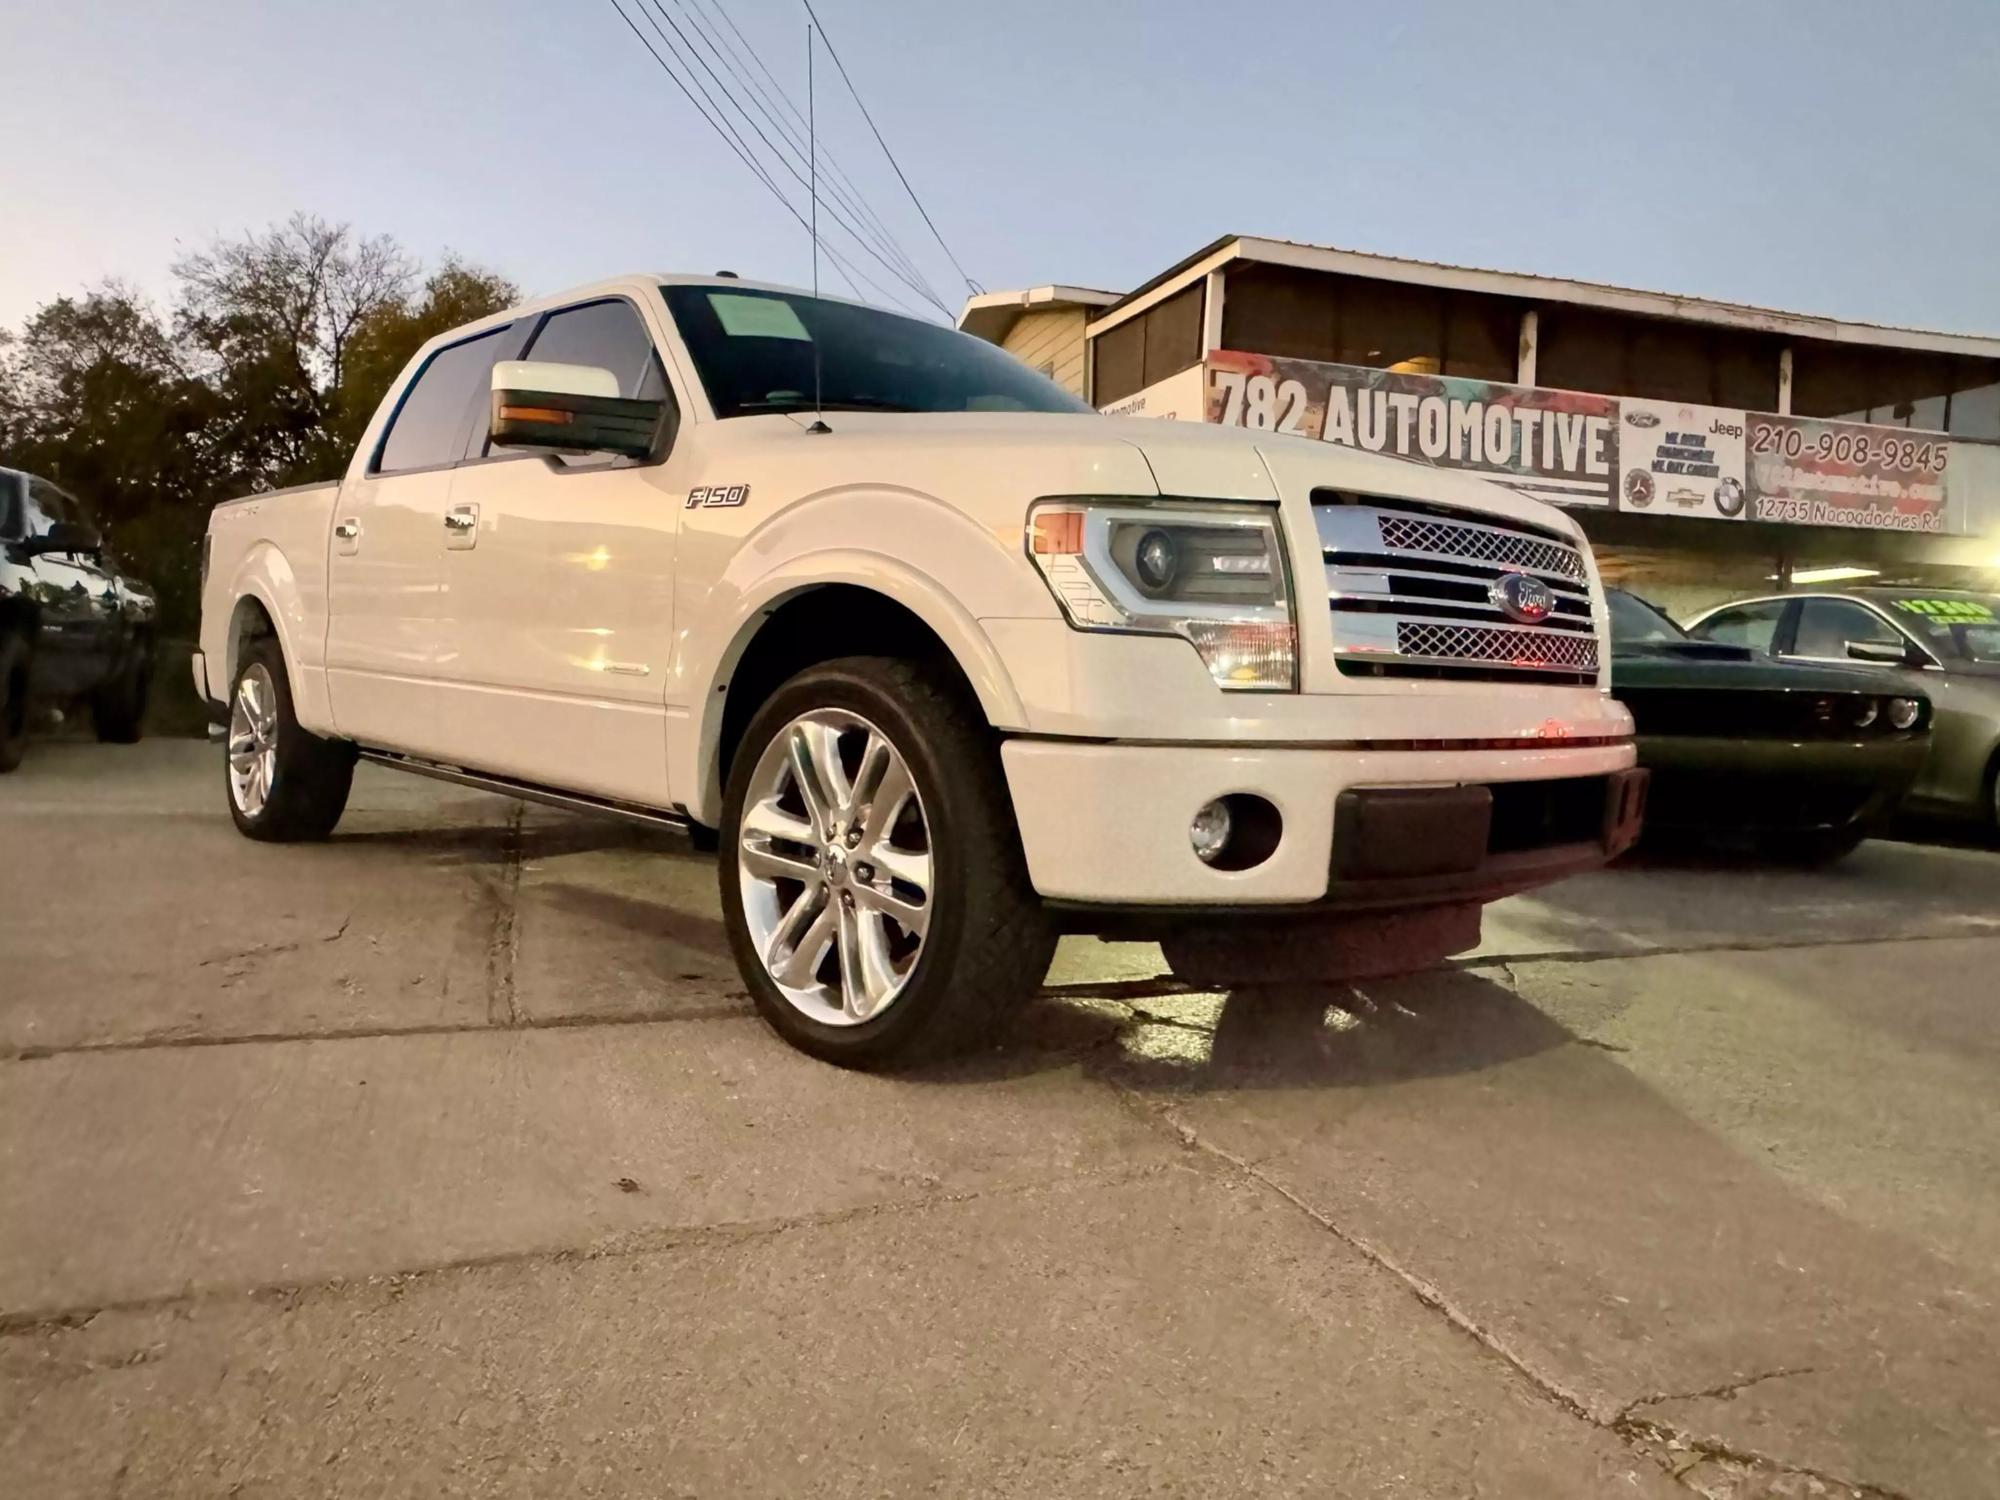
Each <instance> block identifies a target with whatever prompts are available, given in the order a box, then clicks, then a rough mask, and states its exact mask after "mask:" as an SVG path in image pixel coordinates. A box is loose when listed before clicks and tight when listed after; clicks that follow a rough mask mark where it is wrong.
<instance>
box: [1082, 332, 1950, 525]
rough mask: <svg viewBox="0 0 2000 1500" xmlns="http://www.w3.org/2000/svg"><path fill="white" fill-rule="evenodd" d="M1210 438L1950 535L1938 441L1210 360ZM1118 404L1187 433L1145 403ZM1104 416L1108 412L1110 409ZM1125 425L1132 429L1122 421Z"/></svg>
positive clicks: (1573, 394)
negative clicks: (1258, 435) (1309, 442)
mask: <svg viewBox="0 0 2000 1500" xmlns="http://www.w3.org/2000/svg"><path fill="white" fill-rule="evenodd" d="M1204 368H1205V370H1206V390H1207V400H1206V408H1205V409H1206V415H1207V419H1208V420H1209V421H1211V422H1216V423H1220V424H1222V425H1224V426H1231V427H1248V428H1252V429H1255V430H1260V431H1267V432H1288V433H1295V434H1297V435H1299V436H1301V437H1309V438H1317V439H1319V440H1320V441H1322V442H1327V443H1338V444H1340V445H1341V446H1342V447H1347V448H1359V449H1362V450H1363V451H1365V452H1369V453H1384V454H1387V455H1389V456H1390V457H1392V458H1401V459H1407V460H1409V461H1410V462H1412V463H1421V464H1428V465H1430V466H1431V467H1433V468H1440V469H1455V470H1459V471H1462V472H1465V473H1471V474H1478V475H1480V476H1482V477H1484V478H1487V479H1490V480H1493V481H1495V482H1497V483H1500V484H1504V485H1506V486H1507V487H1508V488H1509V489H1513V490H1518V491H1519V492H1521V493H1522V494H1524V495H1532V496H1533V497H1535V498H1536V499H1538V500H1547V501H1551V502H1553V503H1554V504H1557V505H1566V506H1589V507H1595V508H1610V507H1616V508H1617V509H1619V510H1623V511H1631V512H1634V513H1638V514H1652V515H1666V516H1699V517H1705V518H1708V519H1710V520H1719V521H1740V520H1757V521H1775V522H1781V523H1789V524H1794V525H1804V526H1851V527H1862V528H1867V529H1871V530H1887V531H1923V532H1945V531H1949V530H1952V529H1953V517H1952V512H1951V509H1950V507H1949V506H1948V504H1947V499H1948V496H1947V492H1946V470H1947V467H1948V458H1949V454H1950V451H1951V448H1952V444H1951V443H1950V441H1949V440H1948V439H1947V438H1945V437H1944V436H1943V435H1942V434H1940V433H1922V432H1913V431H1911V430H1909V429H1907V428H1901V427H1870V426H1864V425H1862V424H1859V423H1854V422H1827V421H1821V420H1818V419H1815V418H1809V417H1780V416H1772V415H1769V414H1767V413H1762V412H1744V411H1738V410H1735V409H1733V408H1730V407H1718V406H1695V405H1690V404H1686V403H1682V402H1678V401H1652V400H1641V399H1639V398H1636V397H1627V396H1598V395H1590V394H1586V393H1584V392H1580V391H1560V390H1551V389H1545V388H1542V387H1538V386H1520V385H1504V384H1501V383H1499V382H1497V381H1488V380H1471V379H1466V378H1464V377H1460V376H1439V375H1414V374H1403V373H1399V372H1397V371H1393V370H1377V369H1367V368H1363V367H1361V366H1358V365H1339V364H1329V363H1325V362H1323V361H1319V360H1307V359H1280V358H1276V357H1274V356H1271V355H1265V354H1246V353H1243V352H1241V351H1239V350H1227V349H1224V350H1217V351H1216V352H1214V353H1213V354H1210V355H1209V356H1208V359H1207V362H1206V365H1205V367H1204ZM1179 379H1180V377H1178V376H1176V377H1170V379H1169V380H1167V381H1162V382H1161V383H1160V385H1158V386H1154V387H1151V388H1149V389H1148V390H1147V391H1142V392H1140V393H1139V394H1138V395H1137V396H1135V397H1132V398H1128V400H1127V402H1122V403H1120V406H1121V407H1124V406H1129V405H1131V404H1132V403H1134V402H1136V403H1138V404H1139V405H1140V406H1141V408H1142V409H1143V408H1144V406H1145V405H1146V403H1147V402H1148V401H1149V400H1150V401H1151V402H1152V404H1153V405H1155V406H1158V407H1162V408H1166V409H1168V410H1169V411H1170V412H1171V414H1172V415H1175V416H1179V417H1182V418H1183V419H1186V418H1188V417H1190V416H1193V415H1195V413H1192V412H1190V411H1188V410H1187V409H1186V400H1185V396H1184V394H1183V393H1180V392H1176V394H1177V395H1181V399H1179V400H1173V401H1163V400H1161V399H1160V394H1163V393H1164V388H1166V387H1168V386H1171V385H1173V384H1174V382H1176V381H1178V380H1179ZM1111 409H1115V408H1111ZM1134 414H1135V415H1138V414H1146V413H1144V412H1143V410H1142V411H1141V412H1136V413H1134Z"/></svg>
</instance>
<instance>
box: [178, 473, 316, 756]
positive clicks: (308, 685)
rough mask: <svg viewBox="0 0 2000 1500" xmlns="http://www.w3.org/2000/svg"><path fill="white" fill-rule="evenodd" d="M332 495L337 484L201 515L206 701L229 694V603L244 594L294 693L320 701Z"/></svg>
mask: <svg viewBox="0 0 2000 1500" xmlns="http://www.w3.org/2000/svg"><path fill="white" fill-rule="evenodd" d="M339 495H340V486H339V484H338V483H328V484H305V485H295V486H293V487H292V488H290V489H283V490H267V491H265V492H263V493H261V494H256V495H245V496H244V497H243V498H241V499H239V500H226V501H224V502H223V503H222V504H220V505H218V506H216V507H215V509H214V510H213V511H211V512H210V513H209V518H208V537H207V540H206V542H205V543H204V545H205V547H206V549H207V551H206V570H207V571H206V579H205V581H204V583H203V585H202V599H201V649H202V657H203V665H204V671H205V676H206V684H207V686H206V696H207V697H208V698H209V700H210V701H211V702H224V701H227V698H228V695H229V684H230V677H231V674H232V673H233V672H234V670H235V665H236V664H235V654H234V651H233V649H232V648H233V646H234V644H235V635H236V632H237V630H238V628H239V622H238V621H237V619H236V612H237V601H238V600H239V599H244V598H245V596H246V595H247V596H249V597H251V598H255V599H257V600H259V601H260V602H261V603H262V604H263V606H264V608H265V610H266V611H267V612H268V613H269V614H270V615H271V617H272V623H273V624H275V625H276V626H277V630H278V638H279V640H280V641H281V642H282V644H283V646H284V650H285V658H286V660H287V662H288V663H290V664H291V666H292V670H293V673H294V689H295V691H296V692H297V693H298V695H299V696H300V697H301V698H302V699H304V698H307V697H309V696H318V697H323V695H324V683H325V648H326V606H327V597H326V568H327V545H328V540H329V537H330V535H331V532H332V527H333V508H334V502H335V501H336V500H337V499H338V498H339ZM281 601H282V605H281ZM300 707H301V708H302V709H303V708H304V707H305V704H304V703H301V705H300ZM301 717H302V718H303V717H304V714H303V713H302V714H301Z"/></svg>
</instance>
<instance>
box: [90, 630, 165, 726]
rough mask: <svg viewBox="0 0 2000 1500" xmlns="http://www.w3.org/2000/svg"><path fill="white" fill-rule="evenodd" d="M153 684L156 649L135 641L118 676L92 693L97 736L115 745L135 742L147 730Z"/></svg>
mask: <svg viewBox="0 0 2000 1500" xmlns="http://www.w3.org/2000/svg"><path fill="white" fill-rule="evenodd" d="M152 687H153V651H152V647H150V646H149V645H147V644H146V643H145V642H144V641H135V642H133V645H132V651H131V655H130V656H129V658H128V659H127V660H126V662H125V665H124V666H123V667H121V668H120V669H119V671H118V675H117V676H115V677H113V678H112V679H111V680H110V681H109V682H107V683H105V684H104V685H103V686H102V687H100V688H98V690H97V691H96V692H95V693H93V694H92V695H91V699H90V718H91V725H92V727H93V728H95V729H96V731H97V737H98V739H100V740H102V741H104V742H105V743H106V744H112V745H136V744H137V743H138V742H139V737H140V735H142V734H144V733H145V729H146V700H147V698H148V697H149V696H150V695H151V692H152Z"/></svg>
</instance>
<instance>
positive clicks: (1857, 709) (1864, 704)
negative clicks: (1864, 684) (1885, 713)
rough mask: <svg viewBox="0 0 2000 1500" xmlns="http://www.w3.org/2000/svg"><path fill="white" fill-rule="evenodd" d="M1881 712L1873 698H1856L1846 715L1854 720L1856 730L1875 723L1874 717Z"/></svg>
mask: <svg viewBox="0 0 2000 1500" xmlns="http://www.w3.org/2000/svg"><path fill="white" fill-rule="evenodd" d="M1879 712H1881V710H1880V709H1879V708H1878V707H1877V706H1876V703H1875V700H1874V699H1873V698H1856V699H1855V700H1854V703H1853V705H1852V706H1851V707H1850V708H1849V710H1848V713H1849V714H1850V716H1851V717H1852V718H1853V720H1854V727H1855V728H1856V729H1866V728H1867V727H1868V726H1869V725H1870V724H1873V723H1874V722H1875V715H1876V714H1878V713H1879Z"/></svg>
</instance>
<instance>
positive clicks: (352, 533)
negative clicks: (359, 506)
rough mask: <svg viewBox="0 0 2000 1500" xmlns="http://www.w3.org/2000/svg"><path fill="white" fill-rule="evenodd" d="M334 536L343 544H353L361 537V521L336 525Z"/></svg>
mask: <svg viewBox="0 0 2000 1500" xmlns="http://www.w3.org/2000/svg"><path fill="white" fill-rule="evenodd" d="M333 534H334V535H335V536H337V537H339V538H340V540H342V541H343V542H351V541H353V540H354V539H355V538H356V537H358V536H360V535H361V523H360V522H359V521H338V522H335V523H334V528H333Z"/></svg>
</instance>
